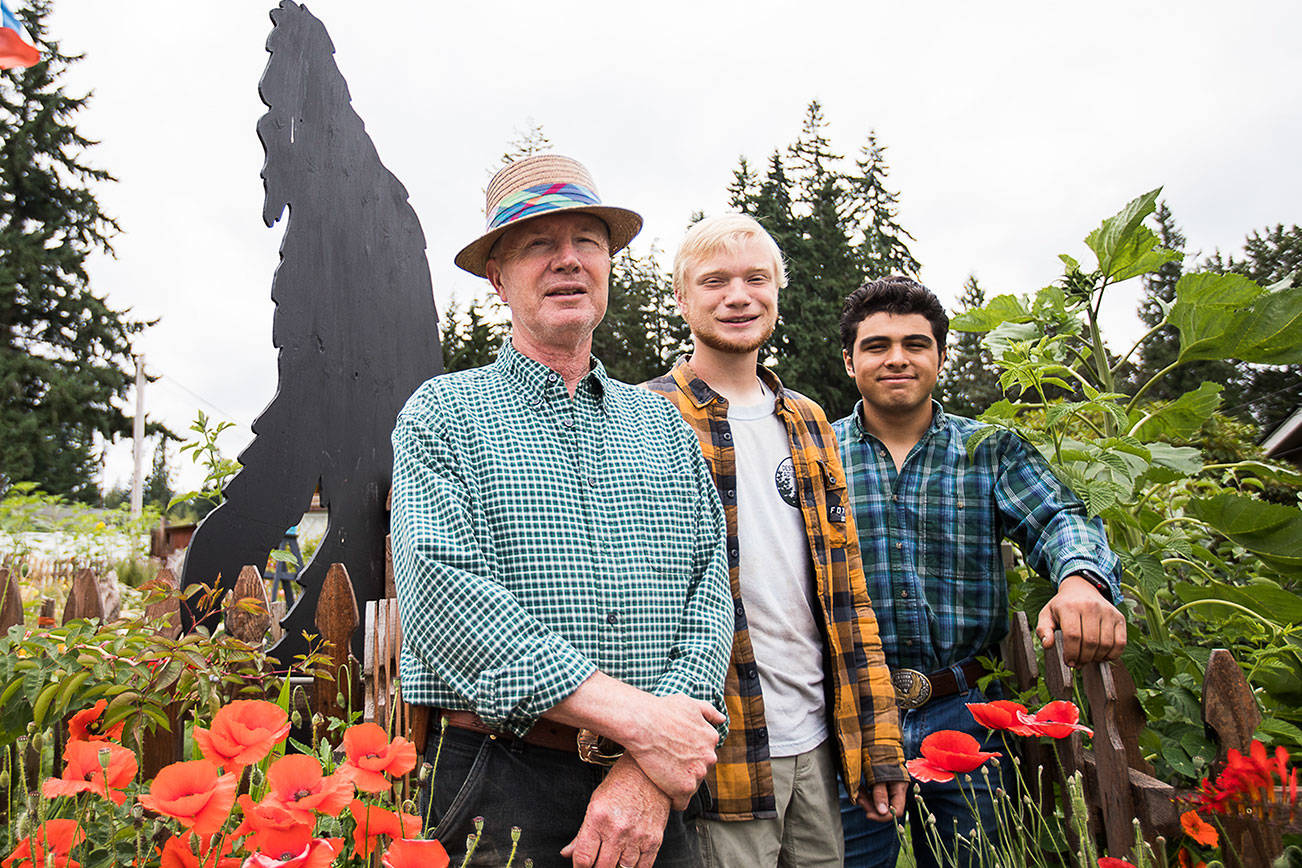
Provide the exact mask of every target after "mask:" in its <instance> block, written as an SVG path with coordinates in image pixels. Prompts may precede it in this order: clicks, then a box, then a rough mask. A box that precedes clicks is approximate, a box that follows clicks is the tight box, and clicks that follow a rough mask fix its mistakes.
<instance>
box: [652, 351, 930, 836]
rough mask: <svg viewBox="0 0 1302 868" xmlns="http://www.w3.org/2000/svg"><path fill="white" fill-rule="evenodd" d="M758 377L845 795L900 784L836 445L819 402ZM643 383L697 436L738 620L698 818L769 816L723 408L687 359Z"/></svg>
mask: <svg viewBox="0 0 1302 868" xmlns="http://www.w3.org/2000/svg"><path fill="white" fill-rule="evenodd" d="M759 371H760V377H761V379H763V380H764V383H765V385H766V386H768V387H769V388H770V389H771V390H772V391H773V394H774V395H776V396H777V399H776V402H775V411H776V412H777V414H778V417H779V418H780V419H781V420H782V422H783V423H784V424H785V425H786V428H787V435H788V438H789V440H790V442H791V461H792V464H793V465H794V467H795V477H796V490H797V492H798V493H799V498H800V510H801V512H802V513H803V514H804V518H805V533H806V535H807V536H808V538H809V554H810V558H811V559H812V561H813V565H814V577H815V586H816V588H817V590H818V599H819V600H820V601H821V603H822V605H821V607H820V608H819V611H818V612H817V613H816V616H817V617H818V620H819V622H820V626H821V627H822V630H823V642H824V654H825V656H824V663H825V667H826V668H825V674H826V678H827V681H826V684H825V689H826V691H827V713H828V724H829V732H830V733H831V734H832V738H833V739H834V740H835V747H836V749H837V754H838V756H839V758H840V763H839V765H840V771H841V775H842V776H843V779H844V781H845V784H846V789H847V790H848V791H849V792H851V793H854V792H856V791H857V790H858V788H859V786H860V784H861V783H862V784H863V785H864V786H871V785H872V784H875V783H882V782H885V781H902V780H907V775H906V774H905V771H904V754H903V752H902V750H901V748H900V730H899V718H898V715H897V713H896V710H895V691H894V689H893V688H892V687H891V678H890V673H889V671H888V670H887V668H886V660H885V658H884V657H883V656H882V647H881V640H880V639H879V638H878V635H877V619H876V617H875V616H874V615H873V610H872V606H871V604H870V602H869V600H868V591H867V588H866V587H865V585H864V577H863V567H862V566H861V564H860V562H859V537H858V535H857V534H856V533H855V528H854V519H853V517H852V516H851V514H850V513H851V511H850V509H849V503H847V500H846V497H847V494H846V484H845V473H844V472H843V471H842V469H841V459H840V456H839V454H838V450H837V445H836V439H835V437H834V435H833V434H832V428H831V426H830V425H829V424H828V422H827V417H826V416H825V415H824V414H823V411H822V409H821V408H820V407H819V406H818V405H817V404H815V403H814V402H813V401H811V400H809V399H808V398H806V397H804V396H803V395H800V394H798V393H796V392H791V391H787V390H784V389H783V388H782V384H781V383H780V382H779V381H778V378H777V377H776V376H775V375H774V374H773V373H772V372H771V371H768V370H767V369H765V368H760V369H759ZM645 385H646V387H647V388H649V389H651V390H652V391H655V392H658V393H660V394H662V395H664V396H665V397H666V398H668V399H669V400H670V401H671V402H672V403H673V404H674V406H676V407H677V408H678V410H679V412H681V413H682V414H683V418H684V419H686V420H687V423H688V424H689V425H690V426H691V427H692V429H693V430H694V431H695V432H696V436H697V438H698V439H699V440H700V443H701V451H702V452H704V453H705V460H706V461H707V462H708V463H709V465H710V470H711V472H712V473H713V474H714V482H715V485H717V486H718V488H719V497H720V498H721V499H722V500H723V509H724V513H725V514H726V515H727V519H728V572H729V578H730V580H731V582H732V599H733V605H734V606H735V607H736V619H737V625H736V630H735V632H734V633H733V642H732V659H731V662H730V663H729V667H728V677H727V681H726V683H725V685H724V699H725V701H726V703H727V706H728V717H729V727H730V731H729V733H728V738H727V739H726V740H725V741H724V743H723V745H722V746H721V747H720V748H719V761H718V763H716V764H715V766H714V768H713V769H712V770H711V771H710V773H709V775H708V776H707V777H706V779H705V780H706V784H707V785H708V786H709V790H710V793H711V795H712V797H713V798H712V799H711V804H710V805H709V806H708V807H707V808H706V811H705V816H707V817H712V818H715V819H722V820H750V819H758V818H764V817H773V816H776V814H777V809H776V805H775V803H774V797H773V771H772V767H771V765H770V763H769V745H768V730H767V729H766V725H765V720H764V697H763V696H762V695H761V694H760V682H759V673H758V671H757V670H756V668H755V654H754V651H753V649H752V646H751V642H750V634H749V632H747V626H746V612H745V609H744V608H743V607H742V601H741V600H742V598H741V586H740V584H739V577H738V555H739V552H738V548H737V492H736V488H737V485H736V480H737V476H736V473H737V464H736V457H735V455H734V453H733V445H732V431H731V429H730V427H729V425H728V404H727V402H726V401H725V400H724V399H723V398H722V397H720V396H719V395H718V394H717V393H716V392H715V391H714V390H713V389H711V388H710V387H709V386H708V385H706V384H705V382H704V381H703V380H701V379H700V378H699V377H697V376H696V374H695V373H694V372H693V371H692V369H691V366H690V365H688V364H687V360H686V359H680V360H679V362H678V364H676V365H675V366H674V368H673V370H671V371H670V372H669V373H667V374H665V375H664V376H662V377H658V378H656V379H654V380H651V381H650V382H648V383H646V384H645Z"/></svg>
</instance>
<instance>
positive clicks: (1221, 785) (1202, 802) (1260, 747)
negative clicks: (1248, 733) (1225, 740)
mask: <svg viewBox="0 0 1302 868" xmlns="http://www.w3.org/2000/svg"><path fill="white" fill-rule="evenodd" d="M1288 760H1289V757H1288V751H1286V750H1284V748H1283V747H1276V748H1275V756H1274V758H1273V759H1271V758H1270V757H1269V756H1267V754H1266V746H1265V745H1264V744H1262V743H1261V742H1260V741H1257V740H1255V739H1254V740H1253V742H1252V746H1251V747H1250V748H1249V751H1248V755H1247V756H1244V755H1243V754H1241V753H1239V752H1238V751H1237V750H1235V749H1233V748H1231V749H1230V751H1229V754H1228V762H1227V763H1226V766H1225V770H1224V771H1223V772H1221V774H1220V776H1219V777H1217V778H1216V781H1215V782H1214V783H1213V782H1212V781H1211V780H1209V779H1206V778H1204V779H1203V781H1202V784H1201V785H1200V786H1199V788H1198V794H1197V795H1196V796H1195V797H1194V800H1193V801H1194V807H1195V809H1197V810H1199V811H1206V812H1210V813H1214V814H1224V813H1227V812H1228V811H1229V810H1230V808H1231V807H1232V806H1235V805H1240V806H1243V805H1253V804H1257V803H1264V802H1274V801H1275V800H1276V792H1275V780H1274V778H1275V775H1279V785H1280V786H1281V787H1284V788H1285V793H1284V798H1285V800H1286V804H1289V805H1291V804H1294V803H1295V802H1296V801H1297V769H1290V768H1289V765H1288Z"/></svg>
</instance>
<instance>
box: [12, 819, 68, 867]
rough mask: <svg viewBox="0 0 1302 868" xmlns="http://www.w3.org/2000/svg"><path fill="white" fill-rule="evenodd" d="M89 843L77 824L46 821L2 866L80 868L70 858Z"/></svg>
mask: <svg viewBox="0 0 1302 868" xmlns="http://www.w3.org/2000/svg"><path fill="white" fill-rule="evenodd" d="M85 840H86V831H85V830H84V829H82V828H81V827H80V826H78V825H77V821H76V820H46V821H45V822H44V823H42V824H41V825H40V826H38V827H37V828H36V831H35V832H34V833H33V834H31V835H29V836H28V837H26V838H23V839H22V840H21V841H19V842H18V846H17V847H15V848H14V851H13V852H12V853H10V854H9V856H8V857H6V858H5V860H4V861H3V862H0V865H2V866H4V868H11V866H15V865H17V866H21V865H23V864H24V863H27V862H30V863H31V864H32V865H34V866H36V868H81V863H79V862H74V861H73V860H72V857H71V855H70V854H71V853H72V848H73V847H76V846H77V845H78V844H80V843H81V842H82V841H85Z"/></svg>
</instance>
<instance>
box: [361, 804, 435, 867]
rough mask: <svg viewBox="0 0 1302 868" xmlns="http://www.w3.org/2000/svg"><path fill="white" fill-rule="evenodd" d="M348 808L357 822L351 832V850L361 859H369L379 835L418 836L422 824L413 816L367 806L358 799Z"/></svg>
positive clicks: (394, 836) (391, 836) (393, 836)
mask: <svg viewBox="0 0 1302 868" xmlns="http://www.w3.org/2000/svg"><path fill="white" fill-rule="evenodd" d="M350 808H351V810H352V812H353V819H354V820H356V821H357V828H356V829H355V830H354V831H353V849H354V850H356V851H357V854H358V855H359V856H361V857H362V858H363V859H369V858H370V856H371V852H372V851H374V850H375V846H376V842H377V840H378V839H379V837H380V836H381V835H388V836H389V837H390V838H410V837H412V836H413V835H419V834H420V829H421V825H422V824H421V821H420V817H418V816H416V815H415V814H397V813H394V812H393V811H386V810H385V809H384V808H377V807H375V806H374V805H367V804H366V803H365V802H362V801H361V800H359V799H354V800H353V803H352V805H351V806H350Z"/></svg>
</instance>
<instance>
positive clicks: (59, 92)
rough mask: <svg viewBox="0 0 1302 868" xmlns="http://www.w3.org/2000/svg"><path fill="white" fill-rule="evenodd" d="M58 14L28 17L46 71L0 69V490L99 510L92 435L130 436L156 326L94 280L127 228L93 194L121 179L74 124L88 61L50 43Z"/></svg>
mask: <svg viewBox="0 0 1302 868" xmlns="http://www.w3.org/2000/svg"><path fill="white" fill-rule="evenodd" d="M49 11H50V2H49V0H31V2H29V3H27V4H26V5H25V6H24V8H23V9H21V10H20V12H19V17H20V18H21V19H22V23H23V25H24V26H25V27H26V29H27V32H28V33H29V34H30V35H31V36H32V37H33V39H34V40H35V41H36V43H37V44H38V47H39V48H40V49H41V51H42V60H41V62H40V63H38V64H36V65H35V66H32V67H28V68H27V69H13V70H8V71H5V72H0V443H3V444H4V446H3V449H0V490H3V489H4V488H5V487H7V485H8V484H11V483H13V482H17V481H20V480H31V481H34V482H38V483H40V485H41V488H43V489H44V490H46V491H48V492H50V493H52V494H62V495H68V496H71V497H74V498H77V499H81V500H87V501H98V500H99V492H98V490H97V488H96V484H95V477H96V475H97V474H98V470H99V456H98V455H97V454H96V450H95V446H94V438H95V435H96V434H97V433H98V434H100V435H102V436H104V437H109V438H112V437H115V436H117V435H123V434H129V433H130V431H131V420H130V418H129V417H127V416H126V415H125V413H124V412H123V410H122V407H121V402H122V400H123V399H124V397H125V395H126V393H127V391H128V389H129V388H130V387H131V384H132V381H133V370H132V366H131V339H132V336H133V335H135V334H136V333H137V332H139V331H140V330H141V329H142V328H143V327H144V326H145V325H147V323H141V322H136V321H133V320H131V319H129V318H128V317H127V312H126V311H121V310H114V309H113V308H111V307H110V306H109V304H108V303H107V301H106V300H105V298H104V297H103V296H101V295H97V294H96V293H95V292H93V291H92V289H91V286H90V280H89V278H88V276H87V274H86V267H85V263H86V259H87V257H88V256H89V255H90V254H91V253H93V252H94V251H96V250H100V251H104V252H111V248H110V245H109V238H110V236H111V235H112V234H113V233H114V232H115V231H116V230H117V228H118V227H117V224H116V223H115V222H114V221H113V219H112V218H111V217H109V216H107V215H106V214H104V213H103V212H102V211H101V210H100V207H99V203H98V202H97V201H96V199H95V196H94V193H93V192H92V191H91V188H90V185H91V184H93V183H95V182H104V181H110V180H112V178H111V177H110V175H109V174H108V173H107V172H105V171H103V170H101V169H96V168H93V167H91V166H90V165H88V164H87V163H85V162H83V155H84V152H85V151H86V150H87V149H88V148H89V147H90V146H91V145H93V144H94V142H92V141H90V140H89V139H87V138H86V137H84V136H82V135H81V134H80V133H78V132H77V129H76V127H75V126H74V119H75V117H76V115H77V113H78V112H80V111H81V109H82V108H84V107H85V106H86V102H87V99H88V96H81V97H73V96H69V95H68V94H67V93H66V92H65V91H64V90H63V88H62V87H61V86H60V84H59V80H60V78H61V77H62V76H63V74H64V72H65V71H66V70H67V68H68V66H69V65H70V64H72V63H74V62H76V61H77V60H78V59H79V58H77V57H70V56H68V55H64V54H61V53H60V52H59V46H58V44H57V43H56V42H54V41H52V40H51V39H49V38H48V35H47V33H46V27H45V24H44V20H45V18H46V16H47V15H48V14H49Z"/></svg>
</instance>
